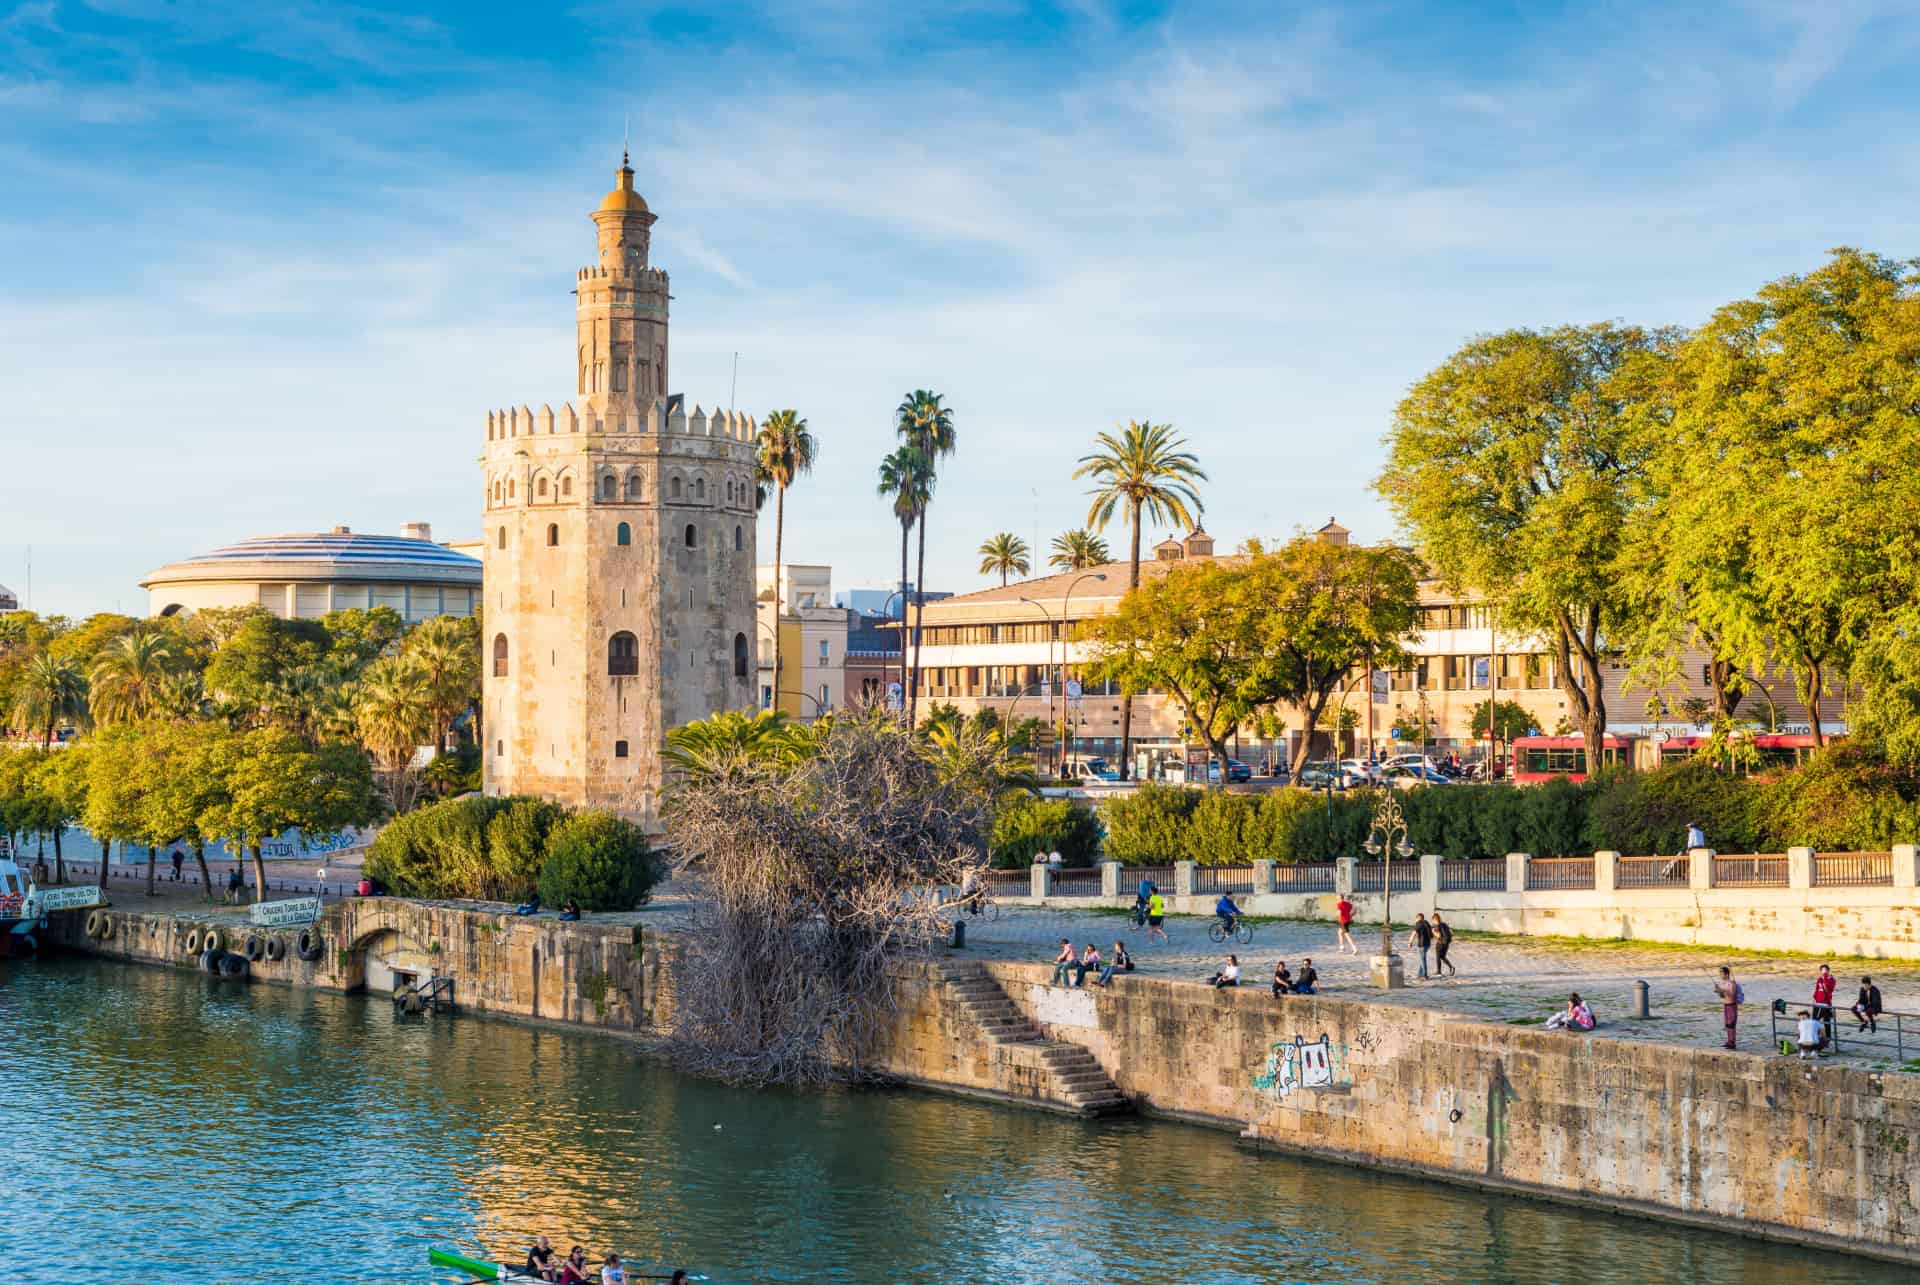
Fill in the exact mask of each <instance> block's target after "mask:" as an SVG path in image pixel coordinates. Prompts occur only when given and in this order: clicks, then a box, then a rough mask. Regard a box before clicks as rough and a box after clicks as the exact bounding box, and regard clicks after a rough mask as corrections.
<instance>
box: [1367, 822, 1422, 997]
mask: <svg viewBox="0 0 1920 1285" xmlns="http://www.w3.org/2000/svg"><path fill="white" fill-rule="evenodd" d="M1366 849H1367V852H1368V854H1369V855H1371V856H1376V857H1380V858H1382V860H1381V865H1380V893H1381V906H1380V953H1379V954H1378V955H1375V956H1374V957H1373V965H1372V972H1373V984H1374V985H1375V986H1378V987H1379V988H1380V989H1381V990H1398V989H1399V988H1400V987H1402V986H1405V985H1406V984H1407V976H1406V970H1405V968H1404V967H1403V966H1402V964H1401V962H1400V956H1398V955H1396V954H1394V952H1393V854H1394V851H1395V849H1398V850H1399V853H1400V855H1401V856H1403V857H1411V856H1412V855H1413V844H1412V842H1411V841H1410V840H1409V839H1408V838H1407V817H1406V814H1405V813H1404V812H1402V811H1401V810H1400V796H1399V795H1397V794H1396V793H1394V791H1393V787H1391V786H1389V787H1387V789H1385V790H1384V791H1382V792H1381V796H1380V802H1379V803H1377V804H1375V805H1374V809H1373V825H1372V827H1371V828H1369V829H1368V831H1367V842H1366Z"/></svg>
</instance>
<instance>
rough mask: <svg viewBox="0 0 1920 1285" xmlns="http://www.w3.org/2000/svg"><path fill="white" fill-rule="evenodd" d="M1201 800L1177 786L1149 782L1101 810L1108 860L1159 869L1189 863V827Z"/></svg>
mask: <svg viewBox="0 0 1920 1285" xmlns="http://www.w3.org/2000/svg"><path fill="white" fill-rule="evenodd" d="M1199 801H1200V796H1199V795H1198V794H1196V793H1195V792H1193V791H1192V790H1183V789H1181V788H1180V787H1178V786H1174V785H1155V784H1152V783H1151V782H1149V783H1148V784H1146V785H1142V786H1141V787H1140V788H1139V789H1138V790H1135V791H1134V792H1133V793H1132V794H1128V795H1121V796H1119V797H1117V798H1112V799H1108V800H1107V801H1106V802H1105V803H1103V804H1101V806H1100V819H1101V821H1102V822H1103V823H1105V825H1106V828H1107V860H1109V861H1118V862H1120V863H1121V864H1122V865H1129V866H1158V865H1165V864H1167V863H1168V862H1172V861H1183V860H1185V859H1186V851H1187V823H1188V820H1189V819H1190V818H1191V817H1192V815H1193V809H1194V807H1195V806H1196V805H1197V804H1198V803H1199Z"/></svg>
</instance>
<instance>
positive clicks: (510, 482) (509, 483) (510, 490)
mask: <svg viewBox="0 0 1920 1285" xmlns="http://www.w3.org/2000/svg"><path fill="white" fill-rule="evenodd" d="M507 498H508V499H509V500H511V499H512V498H513V479H512V478H508V479H507Z"/></svg>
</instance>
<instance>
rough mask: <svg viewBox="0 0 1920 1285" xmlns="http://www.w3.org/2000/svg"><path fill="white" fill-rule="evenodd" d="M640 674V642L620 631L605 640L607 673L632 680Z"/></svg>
mask: <svg viewBox="0 0 1920 1285" xmlns="http://www.w3.org/2000/svg"><path fill="white" fill-rule="evenodd" d="M639 672H640V640H639V639H638V638H635V637H634V636H633V635H632V634H630V633H628V632H627V631H626V630H624V629H622V630H621V631H620V632H619V633H617V634H615V635H614V636H613V637H611V638H609V639H607V673H608V674H610V675H612V676H613V677H615V678H632V677H633V676H634V675H636V674H638V673H639Z"/></svg>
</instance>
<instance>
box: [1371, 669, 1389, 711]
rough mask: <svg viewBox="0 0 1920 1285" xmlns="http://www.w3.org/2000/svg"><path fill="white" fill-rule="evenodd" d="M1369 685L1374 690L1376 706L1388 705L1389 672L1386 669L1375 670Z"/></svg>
mask: <svg viewBox="0 0 1920 1285" xmlns="http://www.w3.org/2000/svg"><path fill="white" fill-rule="evenodd" d="M1368 685H1369V686H1370V687H1372V689H1373V703H1374V704H1376V705H1384V704H1386V703H1387V671H1386V670H1384V669H1376V670H1373V671H1372V674H1371V677H1370V678H1369V680H1368Z"/></svg>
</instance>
